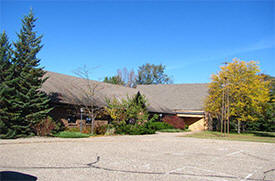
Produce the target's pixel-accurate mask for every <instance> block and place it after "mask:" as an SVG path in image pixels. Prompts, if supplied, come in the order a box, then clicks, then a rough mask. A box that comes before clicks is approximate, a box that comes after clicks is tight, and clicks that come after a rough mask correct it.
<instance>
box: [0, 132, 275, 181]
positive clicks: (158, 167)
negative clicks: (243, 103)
mask: <svg viewBox="0 0 275 181" xmlns="http://www.w3.org/2000/svg"><path fill="white" fill-rule="evenodd" d="M181 134H182V133H161V134H156V135H145V136H110V137H95V138H83V139H60V138H28V139H17V140H0V171H15V172H19V173H24V174H29V175H32V176H35V177H37V178H38V180H123V181H124V180H125V181H126V180H127V181H128V180H150V181H151V180H157V181H159V180H163V181H167V180H263V179H264V180H275V144H271V143H254V142H238V141H222V140H209V139H196V138H185V137H180V136H181ZM0 180H1V177H0ZM2 180H3V172H2Z"/></svg>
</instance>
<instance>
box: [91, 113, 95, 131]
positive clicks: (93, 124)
mask: <svg viewBox="0 0 275 181" xmlns="http://www.w3.org/2000/svg"><path fill="white" fill-rule="evenodd" d="M94 129H95V118H94V117H92V122H91V134H92V135H93V134H94Z"/></svg>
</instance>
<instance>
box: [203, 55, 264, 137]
mask: <svg viewBox="0 0 275 181" xmlns="http://www.w3.org/2000/svg"><path fill="white" fill-rule="evenodd" d="M259 72H260V70H259V67H258V66H257V64H256V63H255V62H254V61H251V62H248V63H246V62H244V61H240V60H238V59H233V62H232V63H229V64H228V65H226V66H223V67H221V71H220V72H218V74H215V75H212V82H211V83H210V85H209V96H208V97H207V99H206V102H205V111H206V112H209V113H210V114H211V117H214V118H216V119H218V120H220V125H221V131H222V128H223V125H224V130H226V129H225V127H226V125H227V127H228V129H229V122H228V123H227V124H225V122H224V120H225V119H226V118H227V119H228V120H229V118H230V117H234V118H236V119H237V122H238V133H240V125H241V122H244V121H256V120H258V119H259V118H258V116H257V114H256V113H261V112H263V108H264V105H265V104H266V103H267V101H268V100H269V95H268V93H269V82H267V81H264V79H263V76H261V75H259ZM226 97H227V98H226ZM227 101H228V102H227ZM226 102H227V104H226ZM225 104H226V106H224V105H225ZM225 113H226V114H227V115H226V116H225Z"/></svg>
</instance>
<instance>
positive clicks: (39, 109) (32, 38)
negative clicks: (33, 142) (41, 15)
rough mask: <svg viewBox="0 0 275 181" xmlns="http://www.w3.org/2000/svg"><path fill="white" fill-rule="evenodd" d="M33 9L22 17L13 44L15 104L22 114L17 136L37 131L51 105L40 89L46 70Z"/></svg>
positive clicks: (17, 127) (40, 37)
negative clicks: (40, 54) (40, 53)
mask: <svg viewBox="0 0 275 181" xmlns="http://www.w3.org/2000/svg"><path fill="white" fill-rule="evenodd" d="M36 20H37V19H36V18H34V16H33V13H32V10H31V11H30V12H29V14H28V15H27V16H25V17H24V18H23V20H22V28H21V30H20V33H19V34H17V36H18V40H17V42H15V43H14V47H15V50H14V51H13V55H14V57H13V59H12V63H13V64H14V65H15V76H16V77H18V81H17V82H16V85H15V88H16V92H17V93H16V96H17V99H16V103H17V106H18V109H17V110H16V112H17V113H18V114H20V117H19V118H18V119H17V123H16V124H15V125H14V127H13V128H14V129H15V130H16V135H17V137H20V136H27V135H33V134H34V125H36V124H37V123H39V122H40V121H41V120H42V119H44V118H45V117H46V116H47V114H48V113H49V111H51V109H52V108H50V106H49V101H50V99H49V98H48V96H47V95H46V94H45V93H44V92H41V91H40V88H41V86H42V84H43V83H44V82H45V81H46V78H43V76H44V75H45V73H46V72H45V71H44V70H43V67H40V64H39V62H40V59H38V58H37V54H38V52H39V51H40V50H41V48H42V45H41V39H42V36H37V32H36V31H34V28H35V21H36Z"/></svg>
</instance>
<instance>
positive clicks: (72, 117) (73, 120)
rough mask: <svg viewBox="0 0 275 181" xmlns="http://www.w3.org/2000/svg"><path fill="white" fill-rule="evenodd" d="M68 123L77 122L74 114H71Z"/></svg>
mask: <svg viewBox="0 0 275 181" xmlns="http://www.w3.org/2000/svg"><path fill="white" fill-rule="evenodd" d="M68 123H76V118H75V117H74V116H69V117H68Z"/></svg>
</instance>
